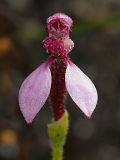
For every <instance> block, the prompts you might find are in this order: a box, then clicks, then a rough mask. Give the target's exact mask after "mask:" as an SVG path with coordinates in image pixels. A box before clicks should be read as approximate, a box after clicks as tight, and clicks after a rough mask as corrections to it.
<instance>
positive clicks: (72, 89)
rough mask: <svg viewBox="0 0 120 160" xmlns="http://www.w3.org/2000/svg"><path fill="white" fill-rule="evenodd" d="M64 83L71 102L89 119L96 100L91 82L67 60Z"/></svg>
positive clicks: (95, 92) (95, 93)
mask: <svg viewBox="0 0 120 160" xmlns="http://www.w3.org/2000/svg"><path fill="white" fill-rule="evenodd" d="M65 81H66V88H67V91H68V93H69V94H70V96H71V98H72V99H73V101H74V102H75V103H76V104H77V106H78V107H79V108H80V109H81V110H82V111H83V112H84V114H85V115H86V116H87V117H88V118H90V117H91V114H92V112H93V111H94V109H95V107H96V104H97V99H98V96H97V91H96V88H95V86H94V84H93V83H92V81H91V80H90V79H89V78H88V77H87V76H86V75H85V74H84V73H83V72H82V71H81V70H80V69H79V68H78V67H77V66H76V65H75V64H73V63H72V62H71V61H70V60H68V65H67V69H66V74H65Z"/></svg>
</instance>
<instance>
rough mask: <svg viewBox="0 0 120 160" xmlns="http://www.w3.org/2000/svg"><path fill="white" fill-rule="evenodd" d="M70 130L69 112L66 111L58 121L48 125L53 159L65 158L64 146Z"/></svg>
mask: <svg viewBox="0 0 120 160" xmlns="http://www.w3.org/2000/svg"><path fill="white" fill-rule="evenodd" d="M67 131H68V112H67V111H65V113H64V114H63V116H62V117H61V118H60V119H59V120H58V121H54V120H53V121H52V123H51V124H49V125H48V135H49V137H50V143H51V148H52V160H63V146H64V144H65V139H66V135H67Z"/></svg>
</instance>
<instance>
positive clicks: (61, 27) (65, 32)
mask: <svg viewBox="0 0 120 160" xmlns="http://www.w3.org/2000/svg"><path fill="white" fill-rule="evenodd" d="M72 23H73V21H72V19H71V18H70V17H68V16H67V15H65V14H62V13H56V14H54V15H53V16H51V17H49V18H48V19H47V28H46V29H47V33H48V35H49V36H50V35H51V34H52V35H53V34H54V35H56V36H57V35H59V36H69V34H70V27H71V26H72Z"/></svg>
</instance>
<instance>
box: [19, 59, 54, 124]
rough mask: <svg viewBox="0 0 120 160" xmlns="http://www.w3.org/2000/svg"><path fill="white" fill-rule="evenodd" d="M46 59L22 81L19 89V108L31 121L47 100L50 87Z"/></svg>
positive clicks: (27, 119) (49, 74)
mask: <svg viewBox="0 0 120 160" xmlns="http://www.w3.org/2000/svg"><path fill="white" fill-rule="evenodd" d="M50 61H52V60H50V59H49V60H48V61H46V62H45V63H43V64H42V65H40V66H39V67H38V68H37V69H36V70H35V71H33V72H32V73H31V74H30V75H29V76H28V77H27V78H26V79H25V80H24V82H23V83H22V86H21V88H20V91H19V105H20V110H21V112H22V114H23V116H24V118H25V120H26V121H27V123H31V122H32V120H33V119H34V117H35V116H36V114H37V113H38V112H39V111H40V109H41V108H42V106H43V105H44V103H45V101H46V100H47V98H48V96H49V93H50V88H51V72H50V69H49V65H50V63H51V62H50Z"/></svg>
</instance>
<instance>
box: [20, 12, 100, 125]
mask: <svg viewBox="0 0 120 160" xmlns="http://www.w3.org/2000/svg"><path fill="white" fill-rule="evenodd" d="M71 25H72V19H71V18H69V17H68V16H66V15H64V14H61V13H57V14H54V15H53V16H51V17H49V18H48V19H47V32H48V36H49V37H47V38H46V39H45V40H44V41H43V44H44V47H45V49H46V50H47V52H48V53H50V54H51V57H50V58H49V59H48V60H47V61H46V62H44V63H43V64H42V65H40V66H39V67H38V68H37V69H36V70H35V71H33V72H32V73H31V74H30V75H29V76H28V77H27V78H26V79H25V81H24V82H23V84H22V86H21V88H20V91H19V105H20V109H21V112H22V113H23V116H24V118H25V120H26V121H27V123H31V122H32V120H33V119H34V117H35V116H36V114H37V113H38V112H39V111H40V109H41V108H42V106H43V105H44V103H45V102H46V100H47V98H48V96H49V95H50V97H51V102H52V105H53V111H54V115H55V114H56V115H57V116H56V120H57V119H59V118H60V117H61V115H62V114H63V113H64V109H63V103H64V100H63V97H64V94H65V88H66V90H67V92H68V93H69V95H70V96H71V98H72V99H73V101H74V102H75V103H76V105H77V106H78V107H79V108H80V109H81V110H82V112H83V113H84V114H85V115H86V116H87V117H88V118H90V117H91V114H92V113H93V111H94V109H95V107H96V104H97V91H96V88H95V86H94V84H93V83H92V81H91V80H90V79H89V78H88V77H87V76H86V75H85V74H84V73H83V72H82V71H81V70H80V69H79V68H78V67H77V66H76V65H75V64H73V63H72V62H71V61H70V60H69V59H68V57H67V54H68V53H69V52H70V51H71V50H72V48H73V47H74V43H73V41H72V40H71V39H70V38H69V34H70V27H71ZM56 87H57V88H56ZM55 107H56V108H55ZM58 114H61V115H60V116H59V115H58ZM58 117H59V118H58Z"/></svg>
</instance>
